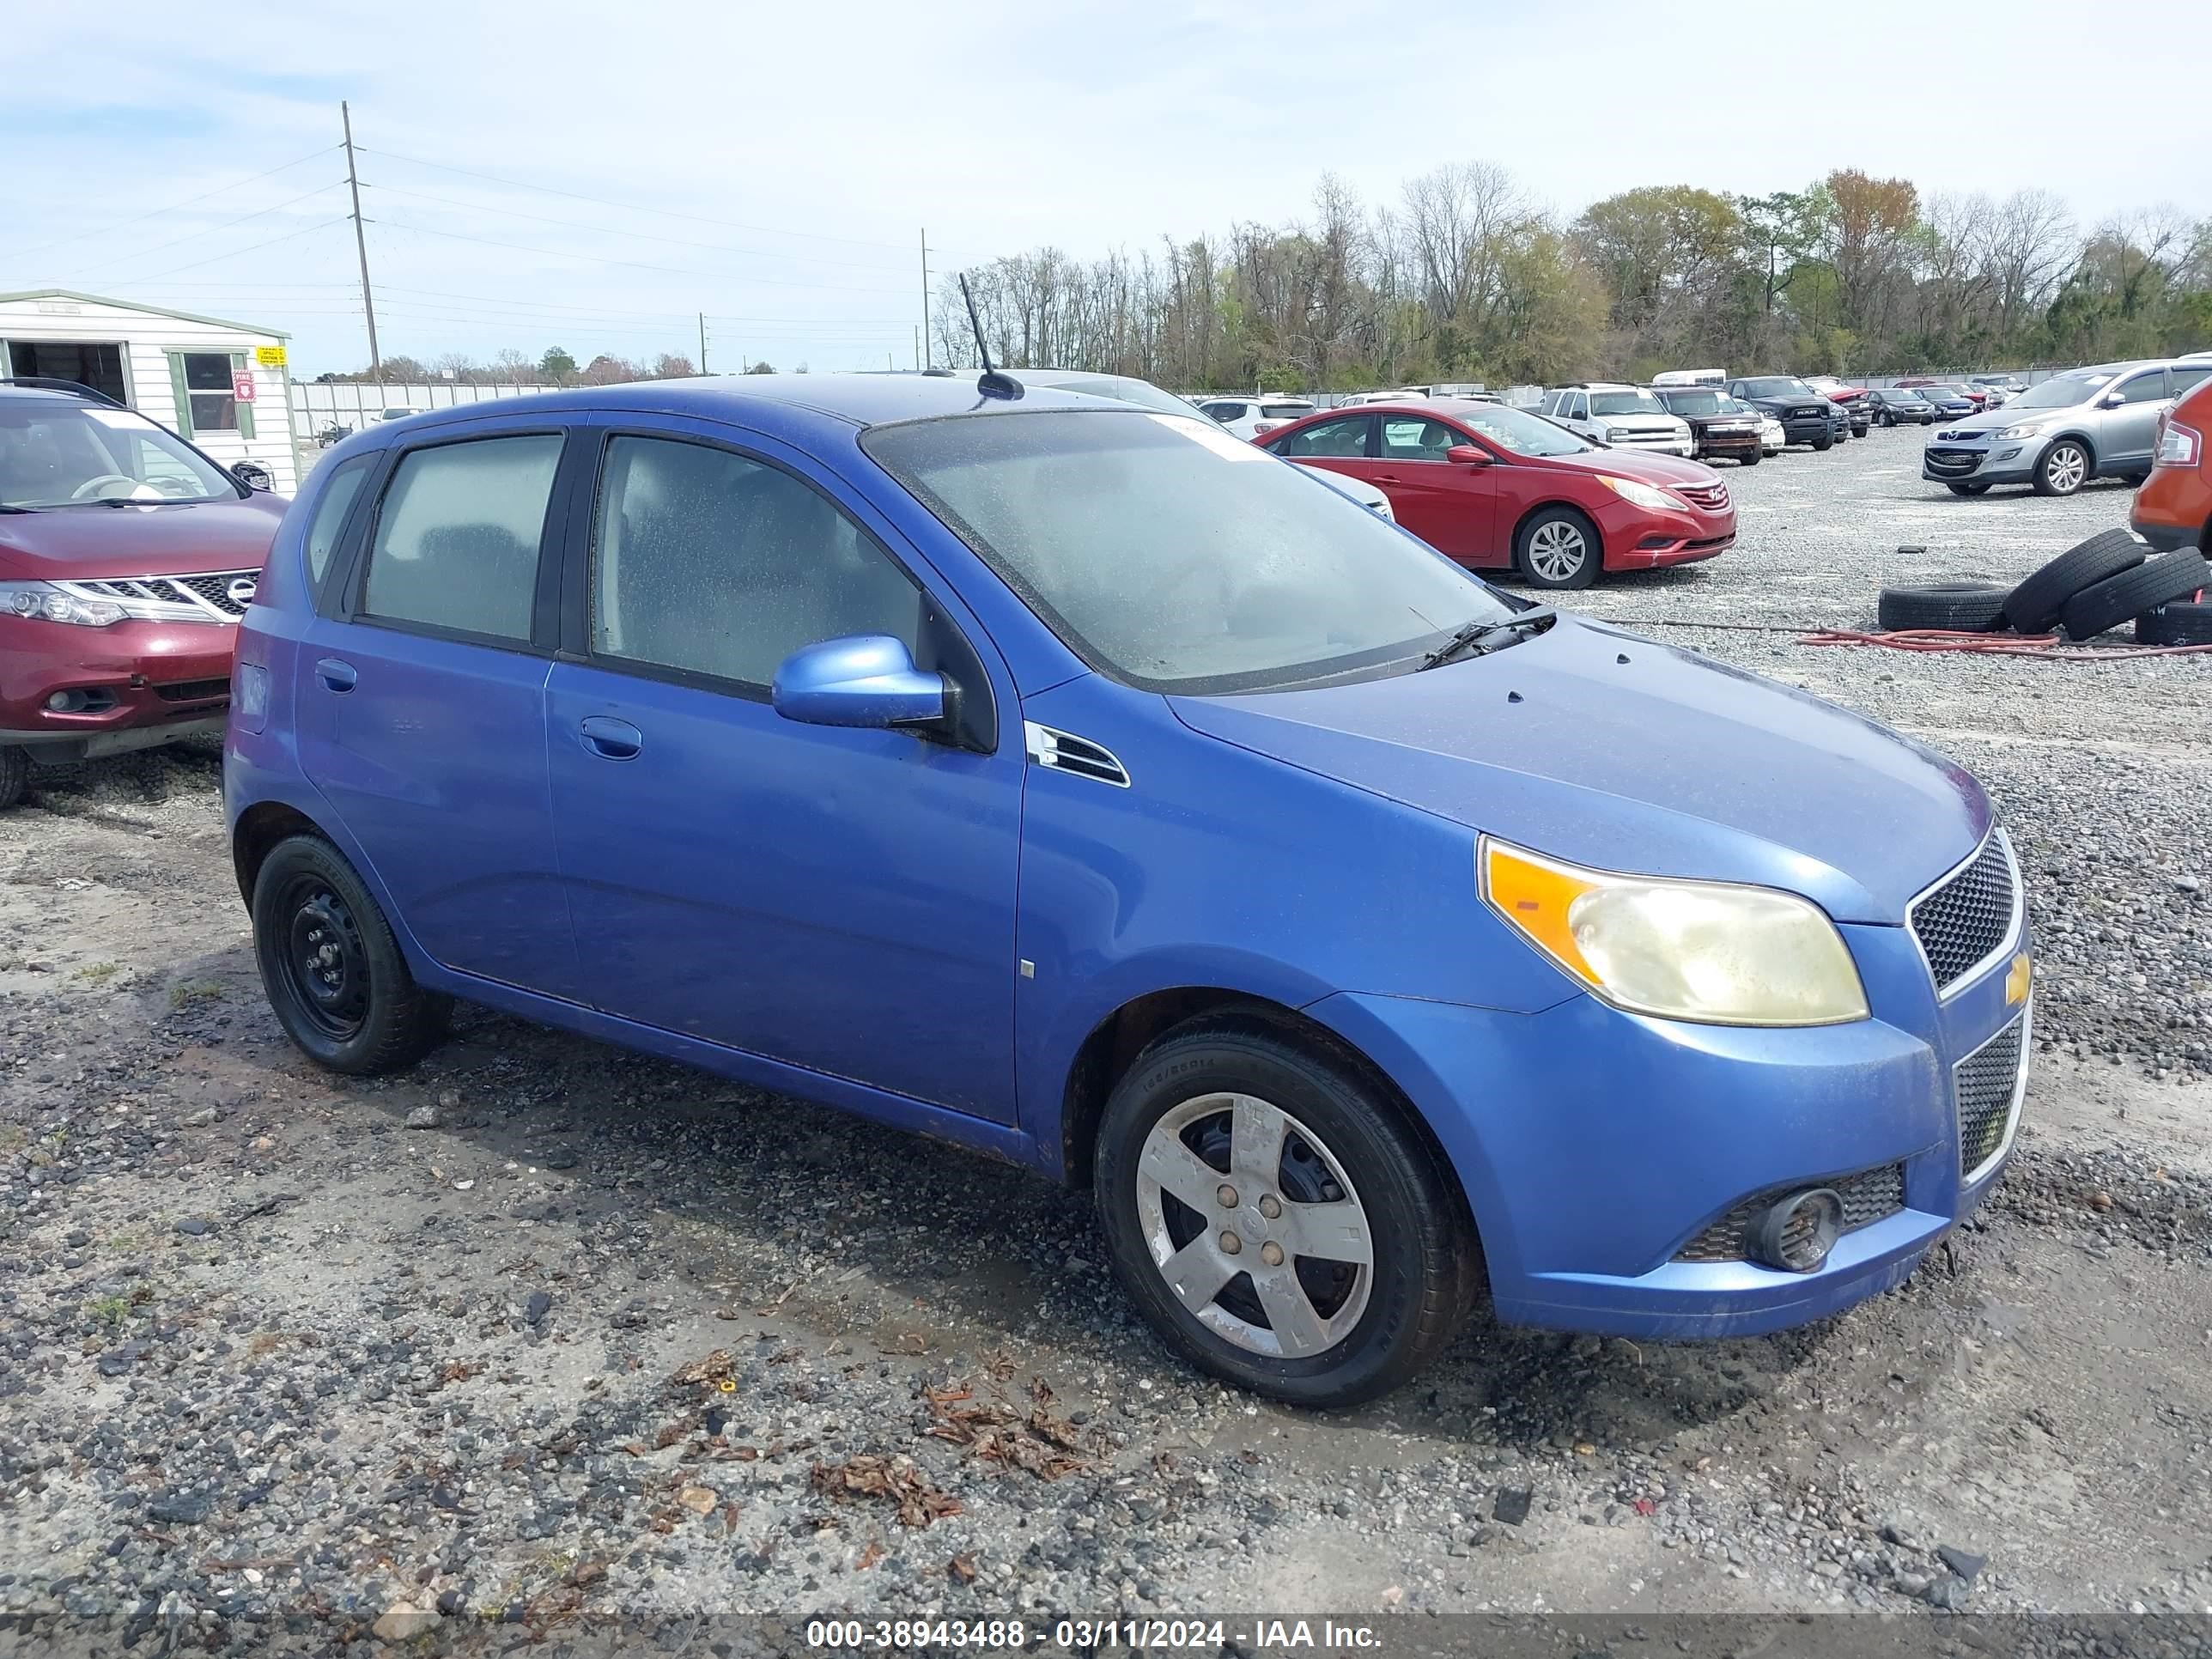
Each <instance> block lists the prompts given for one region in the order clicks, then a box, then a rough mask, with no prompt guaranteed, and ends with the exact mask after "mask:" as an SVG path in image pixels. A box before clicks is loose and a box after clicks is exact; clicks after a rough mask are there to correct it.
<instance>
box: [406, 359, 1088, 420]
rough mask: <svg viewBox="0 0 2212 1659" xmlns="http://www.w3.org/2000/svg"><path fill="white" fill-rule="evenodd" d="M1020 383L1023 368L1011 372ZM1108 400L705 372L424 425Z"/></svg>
mask: <svg viewBox="0 0 2212 1659" xmlns="http://www.w3.org/2000/svg"><path fill="white" fill-rule="evenodd" d="M1006 373H1007V374H1011V375H1012V377H1013V378H1014V379H1015V380H1019V379H1020V378H1021V371H1020V370H1019V369H1009V370H1007V371H1006ZM1100 402H1101V400H1100V399H1099V398H1094V397H1090V396H1087V395H1085V393H1083V392H1063V391H1059V390H1056V389H1055V388H1053V387H1050V386H1036V387H1035V388H1033V389H1030V391H1029V392H1027V393H1026V395H1025V396H1024V397H1021V398H986V397H983V396H982V395H981V393H979V392H977V391H976V390H975V381H974V380H969V379H967V378H965V377H964V376H945V375H933V374H700V375H694V376H692V377H691V378H690V379H689V380H642V381H637V382H635V383H632V384H629V385H623V386H577V387H574V388H573V389H571V390H569V391H566V392H540V393H538V394H537V395H536V396H533V397H525V398H490V399H487V400H486V401H484V402H483V403H474V404H455V405H454V406H453V407H452V408H450V409H440V410H426V411H424V412H423V413H422V415H421V416H418V418H419V419H420V420H421V421H422V423H423V424H424V425H432V424H439V425H442V424H444V423H445V422H448V421H465V420H469V419H471V418H481V417H482V416H485V415H490V414H502V413H509V412H513V413H521V412H525V411H527V412H531V413H536V414H550V413H552V412H554V411H556V410H578V411H582V410H635V411H636V412H638V413H640V414H656V415H691V416H698V417H700V418H702V419H707V420H715V419H723V418H727V417H729V416H734V415H741V414H745V413H748V412H753V413H757V412H759V411H760V410H763V409H764V408H770V409H777V408H780V409H786V410H793V411H803V412H805V413H808V414H812V415H817V416H828V417H829V419H831V420H834V421H840V422H845V423H847V424H848V425H851V426H855V427H870V426H880V425H883V424H884V423H885V422H892V421H916V420H926V419H927V418H928V417H930V416H936V415H967V414H971V413H972V414H1004V413H1006V412H1008V411H1010V410H1024V409H1039V408H1045V409H1090V410H1095V409H1097V408H1098V407H1099V405H1100Z"/></svg>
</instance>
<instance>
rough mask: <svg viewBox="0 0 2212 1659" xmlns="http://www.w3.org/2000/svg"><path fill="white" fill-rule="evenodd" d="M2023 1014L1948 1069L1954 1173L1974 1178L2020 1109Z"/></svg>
mask: <svg viewBox="0 0 2212 1659" xmlns="http://www.w3.org/2000/svg"><path fill="white" fill-rule="evenodd" d="M2026 1062H2027V1013H2026V1012H2022V1013H2021V1017H2020V1018H2018V1019H2015V1021H2013V1023H2012V1024H2009V1025H2008V1026H2006V1027H2005V1028H2004V1030H2002V1031H1999V1032H1998V1033H1997V1034H1996V1036H1993V1037H1991V1038H1990V1040H1989V1041H1988V1042H1984V1044H1983V1045H1982V1046H1981V1047H1980V1048H1977V1049H1975V1050H1974V1052H1973V1053H1972V1054H1968V1055H1967V1056H1966V1058H1965V1059H1964V1060H1960V1062H1959V1063H1958V1064H1957V1065H1956V1066H1953V1067H1952V1068H1951V1088H1952V1091H1953V1093H1954V1095H1955V1096H1956V1097H1957V1099H1958V1105H1959V1174H1960V1176H1961V1177H1962V1178H1964V1179H1965V1180H1967V1181H1974V1180H1977V1179H1978V1178H1979V1177H1980V1176H1981V1174H1982V1172H1983V1171H1984V1170H1985V1169H1986V1168H1988V1166H1989V1164H1990V1162H1991V1161H1992V1160H1993V1159H1995V1158H1996V1155H1997V1154H1998V1153H1999V1152H2002V1151H2003V1150H2004V1147H2005V1142H2006V1141H2007V1140H2008V1139H2010V1138H2011V1135H2012V1127H2013V1120H2014V1119H2015V1116H2016V1115H2018V1113H2019V1111H2020V1097H2021V1068H2022V1066H2024V1065H2025V1064H2026Z"/></svg>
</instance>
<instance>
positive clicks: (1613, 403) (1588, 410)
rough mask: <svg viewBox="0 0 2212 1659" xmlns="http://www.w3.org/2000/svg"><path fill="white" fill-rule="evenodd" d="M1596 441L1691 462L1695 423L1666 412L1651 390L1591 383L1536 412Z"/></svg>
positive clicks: (1555, 395)
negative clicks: (1653, 451) (1692, 433)
mask: <svg viewBox="0 0 2212 1659" xmlns="http://www.w3.org/2000/svg"><path fill="white" fill-rule="evenodd" d="M1536 412H1537V413H1538V414H1540V415H1547V416H1550V417H1551V418H1552V419H1553V420H1554V421H1557V422H1559V424H1560V425H1561V426H1563V427H1565V428H1567V430H1568V431H1570V432H1572V433H1575V434H1576V435H1578V436H1581V437H1584V438H1588V439H1589V440H1590V441H1592V442H1593V443H1601V444H1611V445H1612V446H1613V447H1615V448H1616V449H1656V450H1657V451H1658V452H1659V453H1661V454H1662V455H1680V457H1682V459H1685V460H1687V459H1691V457H1692V454H1693V453H1695V451H1696V448H1697V446H1696V444H1695V443H1694V442H1693V441H1692V439H1691V436H1690V423H1689V422H1687V421H1685V420H1681V419H1680V418H1678V417H1677V416H1673V415H1669V414H1668V412H1667V406H1666V405H1665V404H1662V403H1661V402H1660V401H1659V399H1658V398H1655V397H1653V396H1652V395H1651V389H1650V387H1649V386H1623V385H1618V384H1613V383H1609V382H1604V381H1586V382H1583V384H1581V385H1577V386H1561V387H1560V388H1559V390H1558V391H1556V392H1551V393H1548V394H1547V396H1546V397H1545V398H1544V402H1543V404H1542V406H1541V408H1539V409H1538V410H1537V411H1536Z"/></svg>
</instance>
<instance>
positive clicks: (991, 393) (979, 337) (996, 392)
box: [960, 270, 1024, 399]
mask: <svg viewBox="0 0 2212 1659" xmlns="http://www.w3.org/2000/svg"><path fill="white" fill-rule="evenodd" d="M960 297H961V298H962V299H963V300H965V301H967V302H968V326H969V327H970V328H972V329H974V330H975V349H976V350H977V351H978V352H980V353H981V355H982V358H983V372H982V374H980V375H978V376H977V377H976V379H975V390H976V392H978V393H980V394H981V396H983V397H986V398H1008V399H1012V398H1018V397H1020V396H1021V395H1022V392H1023V391H1024V387H1023V386H1022V383H1021V382H1020V381H1019V380H1016V379H1015V378H1014V377H1013V376H1012V375H1011V374H1000V372H999V371H998V370H997V369H995V368H992V367H991V348H990V347H988V346H987V345H985V344H984V343H983V325H982V322H981V320H980V319H978V318H977V317H976V315H975V295H972V294H970V293H969V291H968V273H967V272H966V271H964V270H963V271H962V272H961V273H960Z"/></svg>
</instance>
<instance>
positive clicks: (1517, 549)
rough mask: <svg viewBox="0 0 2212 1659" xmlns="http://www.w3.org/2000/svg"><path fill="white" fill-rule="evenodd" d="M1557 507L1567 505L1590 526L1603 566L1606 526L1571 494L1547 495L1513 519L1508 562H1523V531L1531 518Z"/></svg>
mask: <svg viewBox="0 0 2212 1659" xmlns="http://www.w3.org/2000/svg"><path fill="white" fill-rule="evenodd" d="M1553 507H1565V509H1566V510H1567V511H1568V512H1570V513H1573V514H1575V516H1576V517H1577V518H1579V519H1580V520H1582V521H1583V523H1584V524H1586V525H1588V526H1589V529H1590V534H1591V535H1592V536H1593V537H1595V538H1596V541H1597V562H1598V565H1599V568H1603V567H1604V564H1605V526H1603V525H1601V524H1600V523H1599V522H1598V521H1597V514H1596V513H1594V512H1593V511H1591V510H1590V509H1589V507H1585V506H1583V504H1582V502H1580V501H1577V500H1575V499H1574V497H1572V496H1571V495H1547V496H1546V497H1545V498H1544V499H1543V500H1542V501H1534V502H1531V503H1530V504H1529V507H1528V511H1526V512H1525V513H1522V515H1521V516H1520V517H1519V518H1517V519H1516V520H1514V521H1513V534H1512V536H1511V537H1510V540H1509V543H1508V545H1507V547H1506V552H1507V554H1508V556H1509V558H1508V562H1509V563H1510V564H1512V565H1513V566H1515V567H1516V568H1517V567H1518V566H1519V564H1520V562H1521V532H1522V531H1524V530H1526V529H1528V525H1529V522H1530V520H1533V519H1534V518H1535V517H1536V515H1537V514H1538V513H1546V512H1549V511H1550V510H1551V509H1552V508H1553Z"/></svg>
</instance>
